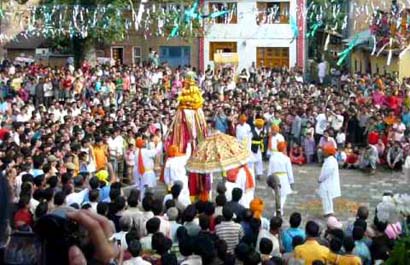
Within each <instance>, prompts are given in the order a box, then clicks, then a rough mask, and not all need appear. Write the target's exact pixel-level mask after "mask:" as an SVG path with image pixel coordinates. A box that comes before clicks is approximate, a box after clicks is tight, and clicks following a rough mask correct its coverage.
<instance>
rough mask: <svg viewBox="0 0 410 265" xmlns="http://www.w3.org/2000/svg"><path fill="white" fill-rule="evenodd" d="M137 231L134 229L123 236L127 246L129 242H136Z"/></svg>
mask: <svg viewBox="0 0 410 265" xmlns="http://www.w3.org/2000/svg"><path fill="white" fill-rule="evenodd" d="M138 238H139V236H138V230H137V229H136V228H134V227H132V228H131V230H130V231H129V232H128V233H127V234H126V235H125V242H127V244H128V245H129V244H130V242H131V241H133V240H138Z"/></svg>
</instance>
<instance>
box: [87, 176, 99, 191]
mask: <svg viewBox="0 0 410 265" xmlns="http://www.w3.org/2000/svg"><path fill="white" fill-rule="evenodd" d="M88 184H89V185H90V187H91V189H93V190H94V189H98V188H99V187H100V181H99V180H98V178H97V177H95V176H94V177H92V178H90V180H89V181H88Z"/></svg>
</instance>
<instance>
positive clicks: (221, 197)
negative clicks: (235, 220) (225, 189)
mask: <svg viewBox="0 0 410 265" xmlns="http://www.w3.org/2000/svg"><path fill="white" fill-rule="evenodd" d="M215 202H216V205H217V206H224V205H225V204H226V197H225V194H218V195H217V196H216V198H215Z"/></svg>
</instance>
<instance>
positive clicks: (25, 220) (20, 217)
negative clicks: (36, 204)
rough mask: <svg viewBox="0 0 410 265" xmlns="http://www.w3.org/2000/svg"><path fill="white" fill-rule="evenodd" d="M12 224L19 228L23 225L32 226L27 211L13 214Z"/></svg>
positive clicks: (31, 218) (31, 217)
mask: <svg viewBox="0 0 410 265" xmlns="http://www.w3.org/2000/svg"><path fill="white" fill-rule="evenodd" d="M14 223H15V224H16V225H17V226H21V225H23V224H25V225H29V226H32V225H33V216H32V215H31V213H30V211H29V210H28V209H20V210H18V211H17V212H16V213H15V214H14Z"/></svg>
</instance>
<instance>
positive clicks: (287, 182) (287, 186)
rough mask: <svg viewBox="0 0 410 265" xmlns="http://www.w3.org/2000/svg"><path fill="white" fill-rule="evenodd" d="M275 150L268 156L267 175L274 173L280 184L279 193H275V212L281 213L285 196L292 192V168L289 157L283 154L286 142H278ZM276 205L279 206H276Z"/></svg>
mask: <svg viewBox="0 0 410 265" xmlns="http://www.w3.org/2000/svg"><path fill="white" fill-rule="evenodd" d="M276 150H277V151H275V152H273V153H272V154H271V156H270V158H269V168H268V176H272V175H275V176H276V177H277V179H278V181H279V182H280V183H279V186H280V192H279V193H280V197H279V196H278V195H279V194H277V193H275V201H276V207H277V209H276V211H277V214H279V215H283V207H284V206H285V202H286V197H287V196H288V195H289V194H291V193H292V188H291V185H293V183H294V182H295V181H294V178H293V170H292V163H291V161H290V158H289V157H288V156H287V155H285V154H284V152H285V151H286V142H279V143H278V144H277V147H276ZM278 206H279V207H280V208H278Z"/></svg>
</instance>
